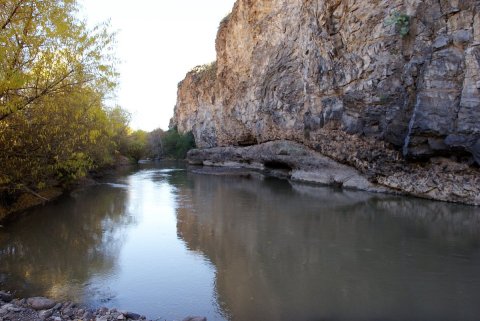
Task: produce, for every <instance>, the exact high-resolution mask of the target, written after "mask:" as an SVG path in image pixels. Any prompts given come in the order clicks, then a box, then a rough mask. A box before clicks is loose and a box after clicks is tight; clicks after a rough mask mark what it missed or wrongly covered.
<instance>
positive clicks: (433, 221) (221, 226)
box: [0, 164, 480, 321]
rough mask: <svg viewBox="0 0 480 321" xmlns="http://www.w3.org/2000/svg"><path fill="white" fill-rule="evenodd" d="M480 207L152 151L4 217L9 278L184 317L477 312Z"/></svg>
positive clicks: (392, 316) (1, 234) (409, 316)
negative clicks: (222, 170)
mask: <svg viewBox="0 0 480 321" xmlns="http://www.w3.org/2000/svg"><path fill="white" fill-rule="evenodd" d="M479 272H480V215H479V213H478V209H476V208H473V207H465V206H458V205H450V204H445V203H438V202H429V201H422V200H416V199H410V198H401V197H393V196H386V195H380V194H369V193H360V192H352V191H341V190H334V189H330V188H320V187H314V186H309V185H304V184H295V183H289V182H287V181H280V180H275V179H263V180H262V179H258V178H251V179H248V178H245V177H243V178H241V177H232V176H226V177H220V176H204V175H196V174H193V173H188V172H186V171H185V170H184V168H182V167H181V166H180V167H179V166H178V165H177V164H175V165H174V166H172V164H167V166H166V167H165V166H163V165H162V166H161V167H156V166H151V165H146V166H144V167H143V168H142V169H141V170H138V171H136V172H131V173H128V174H125V176H122V175H120V176H119V177H117V178H115V179H113V178H112V179H109V180H107V181H106V182H105V183H104V184H101V185H99V186H94V187H92V188H88V189H86V190H84V191H80V192H77V193H74V194H73V195H72V196H68V197H65V198H63V199H61V200H59V201H58V202H56V203H55V204H50V205H48V206H46V207H44V208H41V209H37V210H34V211H32V212H31V215H28V216H26V217H24V218H22V219H21V220H20V221H18V222H15V223H13V224H12V225H9V226H8V227H7V228H5V229H2V230H0V286H1V287H7V288H10V289H14V290H17V294H19V295H25V296H29V295H48V296H52V297H54V298H59V299H64V298H65V299H71V300H75V301H79V302H85V303H88V304H92V305H103V304H106V305H108V306H115V307H118V308H120V309H125V310H132V311H138V312H141V313H144V314H146V315H147V316H148V317H149V318H151V319H161V320H179V319H180V320H181V319H183V318H184V317H185V316H187V315H192V314H194V315H205V316H207V317H208V320H210V321H211V320H226V319H228V320H231V321H243V320H264V321H269V320H307V321H309V320H312V321H313V320H478V315H480V307H479V306H478V304H477V302H478V300H479V298H480V273H479Z"/></svg>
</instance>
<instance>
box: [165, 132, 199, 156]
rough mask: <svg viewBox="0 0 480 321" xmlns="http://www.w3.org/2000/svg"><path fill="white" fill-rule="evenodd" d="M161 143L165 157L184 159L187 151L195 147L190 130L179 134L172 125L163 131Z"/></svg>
mask: <svg viewBox="0 0 480 321" xmlns="http://www.w3.org/2000/svg"><path fill="white" fill-rule="evenodd" d="M162 145H163V152H164V156H165V157H169V158H175V159H184V158H186V157H187V152H188V151H189V150H190V149H192V148H195V138H194V137H193V134H192V132H188V133H185V134H181V133H179V132H178V130H177V128H176V127H174V128H172V129H170V130H168V131H167V132H165V133H164V135H163V139H162Z"/></svg>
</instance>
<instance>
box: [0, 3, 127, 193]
mask: <svg viewBox="0 0 480 321" xmlns="http://www.w3.org/2000/svg"><path fill="white" fill-rule="evenodd" d="M77 13H78V5H77V2H76V1H75V0H49V1H38V0H0V151H1V153H0V162H1V164H2V166H1V168H0V200H1V198H2V195H3V194H4V193H15V192H17V191H20V190H23V191H34V190H36V189H41V188H43V187H45V186H51V185H56V184H63V183H65V182H68V181H71V180H72V179H76V178H78V177H81V176H83V175H85V173H86V172H87V171H88V170H90V169H92V168H94V167H98V166H104V165H106V164H110V163H112V161H113V155H114V152H115V150H116V149H117V148H118V145H117V141H116V139H117V138H118V137H120V136H122V135H123V133H124V132H125V129H124V128H125V127H127V126H128V119H127V117H126V115H125V113H123V111H122V110H121V109H118V110H117V109H113V110H108V109H106V108H105V106H104V103H103V101H104V99H105V98H106V97H107V95H109V94H110V93H111V92H112V91H113V89H114V87H115V84H116V76H117V74H116V71H115V58H114V57H113V55H112V44H113V39H114V38H113V37H114V36H113V34H110V33H109V32H108V31H107V27H106V26H99V27H96V28H94V29H93V30H88V29H87V28H86V26H85V23H84V22H82V21H80V20H78V18H76V17H77ZM120 128H121V129H120ZM120 133H121V134H120ZM118 139H120V138H118Z"/></svg>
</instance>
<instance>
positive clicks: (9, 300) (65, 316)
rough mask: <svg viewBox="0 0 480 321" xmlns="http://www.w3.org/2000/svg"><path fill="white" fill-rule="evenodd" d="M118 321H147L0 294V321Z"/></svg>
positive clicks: (201, 320)
mask: <svg viewBox="0 0 480 321" xmlns="http://www.w3.org/2000/svg"><path fill="white" fill-rule="evenodd" d="M64 320H74V321H118V320H146V317H145V316H143V315H140V314H137V313H133V312H129V311H120V310H117V309H108V308H105V307H102V308H98V309H89V308H87V307H85V306H82V305H79V304H76V303H74V302H68V301H67V302H56V301H53V300H50V299H48V298H44V297H33V298H27V299H16V298H14V297H13V295H12V294H10V293H8V292H5V291H0V321H64ZM184 321H207V319H206V318H204V317H187V318H185V319H184Z"/></svg>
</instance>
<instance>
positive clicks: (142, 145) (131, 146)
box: [126, 130, 148, 162]
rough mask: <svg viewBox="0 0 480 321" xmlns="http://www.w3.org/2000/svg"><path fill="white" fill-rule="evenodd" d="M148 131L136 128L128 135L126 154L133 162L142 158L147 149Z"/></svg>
mask: <svg viewBox="0 0 480 321" xmlns="http://www.w3.org/2000/svg"><path fill="white" fill-rule="evenodd" d="M147 148H148V133H147V132H145V131H143V130H137V131H134V132H133V133H131V134H130V135H129V136H128V150H127V154H126V155H127V156H129V157H131V158H132V159H133V160H134V161H135V162H138V161H139V160H141V159H142V158H144V157H145V156H146V155H147V153H148V151H147Z"/></svg>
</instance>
